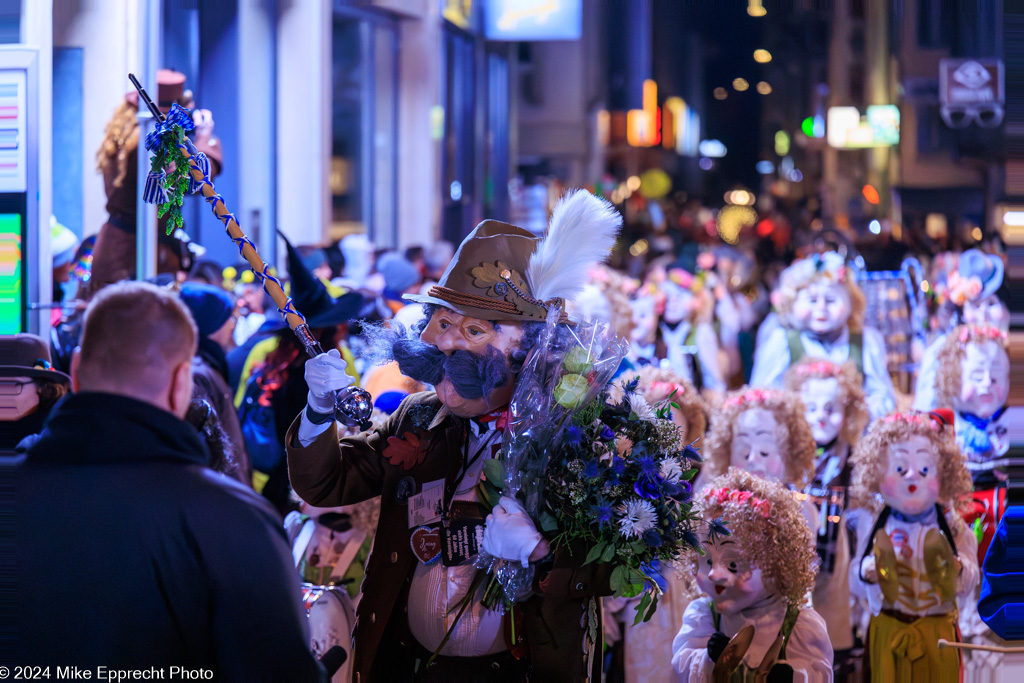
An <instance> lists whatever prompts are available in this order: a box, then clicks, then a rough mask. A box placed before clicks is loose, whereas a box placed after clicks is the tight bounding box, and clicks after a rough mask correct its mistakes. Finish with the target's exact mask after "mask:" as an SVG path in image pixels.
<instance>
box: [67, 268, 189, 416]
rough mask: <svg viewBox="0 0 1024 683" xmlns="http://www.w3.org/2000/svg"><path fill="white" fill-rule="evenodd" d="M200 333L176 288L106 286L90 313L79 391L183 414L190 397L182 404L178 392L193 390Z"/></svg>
mask: <svg viewBox="0 0 1024 683" xmlns="http://www.w3.org/2000/svg"><path fill="white" fill-rule="evenodd" d="M197 336H198V335H197V331H196V324H195V322H194V321H193V320H192V315H191V314H190V313H189V311H188V308H187V307H186V306H185V304H183V303H182V302H181V300H180V299H178V297H177V295H176V294H175V293H173V292H170V291H168V290H165V289H161V288H159V287H156V286H154V285H150V284H147V283H144V282H119V283H117V284H114V285H110V286H109V287H105V288H104V289H103V290H101V291H100V292H99V293H98V294H97V295H96V296H95V297H93V300H92V303H90V304H89V308H88V309H87V310H86V312H85V326H84V329H83V331H82V343H81V347H80V351H79V353H78V357H77V359H76V363H75V367H74V369H73V379H74V380H75V385H76V387H75V390H76V391H101V392H106V393H111V394H121V395H124V396H130V397H132V398H137V399H139V400H142V401H146V402H147V403H152V404H154V405H156V406H158V407H160V408H163V409H165V410H169V411H171V412H173V413H175V414H177V413H179V412H180V413H181V415H184V412H183V411H184V410H187V408H188V406H187V400H186V405H184V406H180V405H178V404H179V403H180V396H177V395H178V394H181V395H185V397H186V399H187V398H188V394H191V390H192V387H191V384H192V375H191V370H190V368H191V362H192V356H193V355H195V352H196V343H197ZM185 383H187V385H188V386H187V389H188V391H187V394H186V393H185V388H186V387H184V386H183V385H184V384H185ZM179 409H180V410H179ZM179 417H180V415H179Z"/></svg>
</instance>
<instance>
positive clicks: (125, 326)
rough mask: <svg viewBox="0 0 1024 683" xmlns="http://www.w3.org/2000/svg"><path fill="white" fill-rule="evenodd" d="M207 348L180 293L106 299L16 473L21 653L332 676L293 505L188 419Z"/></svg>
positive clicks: (148, 288) (52, 659)
mask: <svg viewBox="0 0 1024 683" xmlns="http://www.w3.org/2000/svg"><path fill="white" fill-rule="evenodd" d="M195 350H196V328H195V324H194V323H193V322H192V319H191V316H190V315H189V313H188V309H187V308H185V306H184V305H183V304H182V303H181V301H180V300H179V299H178V298H177V297H176V296H175V295H173V294H171V293H170V292H167V291H165V290H161V289H159V288H157V287H154V286H152V285H147V284H143V283H137V282H122V283H118V284H116V285H111V286H109V287H107V288H104V290H103V291H102V292H100V293H99V294H98V295H97V296H96V297H95V298H94V299H93V301H92V304H91V305H90V307H89V309H88V311H87V313H86V320H85V329H84V333H83V336H82V343H81V350H80V351H79V352H78V353H77V354H76V355H75V358H74V361H73V364H72V372H71V376H72V385H73V388H74V390H75V392H76V393H74V394H72V395H71V396H69V397H68V398H66V399H65V400H64V401H63V402H62V403H61V404H60V405H59V406H58V407H57V409H56V410H55V411H54V413H53V414H52V415H51V416H50V420H49V421H48V423H47V426H46V429H45V430H44V432H43V435H42V437H41V438H40V439H39V440H38V441H37V442H36V443H35V444H34V445H33V446H32V447H31V448H30V449H29V451H28V454H27V458H26V460H25V463H24V464H23V465H22V466H21V467H20V468H19V469H18V470H17V473H16V475H15V501H16V505H15V531H16V537H17V539H18V547H17V552H16V559H17V565H16V575H17V591H16V593H15V595H17V596H19V597H18V598H17V599H18V600H19V601H20V602H19V619H18V622H17V623H18V626H19V627H20V631H21V633H20V644H19V648H18V654H19V656H20V660H21V661H20V662H17V663H20V664H27V665H48V664H51V665H52V664H57V663H59V664H60V665H61V666H69V665H75V666H79V667H84V668H86V669H91V670H93V671H96V670H97V667H98V666H99V665H105V666H107V667H109V668H110V669H146V670H148V669H150V668H151V667H156V668H158V669H159V668H163V669H164V670H165V671H166V670H169V667H171V666H180V667H185V668H187V669H191V670H196V669H204V670H206V671H211V672H212V674H211V675H210V676H209V677H210V678H214V679H218V680H219V679H226V680H323V678H324V672H323V669H322V668H321V667H320V665H319V664H318V663H317V661H316V659H315V658H314V656H313V655H312V654H311V652H310V650H309V646H308V643H309V633H308V626H307V618H306V614H305V611H304V609H303V605H302V598H301V592H300V590H299V585H298V577H297V576H296V575H295V569H294V565H293V563H292V558H291V553H290V551H289V549H288V544H287V541H286V539H285V534H284V530H283V528H282V526H281V520H280V518H279V517H277V515H276V514H275V513H274V511H273V510H272V508H271V507H270V506H269V505H268V504H267V503H266V502H265V501H264V500H262V499H261V498H260V497H259V496H258V495H256V494H255V493H254V492H253V491H252V490H250V489H248V488H246V487H244V486H242V485H240V484H238V483H237V482H235V481H233V480H231V479H229V478H227V477H224V476H222V475H220V474H217V473H215V472H213V471H212V470H210V469H209V468H208V467H207V462H208V460H209V453H208V452H207V449H206V446H205V444H204V443H203V442H202V440H201V439H200V437H199V435H198V433H197V432H196V430H195V429H194V428H192V427H191V426H190V425H188V424H187V423H185V422H183V421H182V418H183V417H184V416H185V414H186V411H187V410H188V407H189V405H190V402H191V396H192V356H193V355H194V353H195ZM41 585H45V594H46V596H47V599H46V602H47V603H48V604H50V605H58V606H59V607H58V608H57V609H47V608H45V607H44V606H43V605H41V604H40V602H39V601H38V599H37V598H38V596H39V594H40V593H39V590H40V586H41ZM202 677H204V678H205V677H207V676H205V675H203V676H202Z"/></svg>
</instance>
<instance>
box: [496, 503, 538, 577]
mask: <svg viewBox="0 0 1024 683" xmlns="http://www.w3.org/2000/svg"><path fill="white" fill-rule="evenodd" d="M486 522H487V525H486V526H485V527H484V540H483V543H481V546H482V547H483V549H484V551H485V552H487V553H488V554H490V555H493V556H494V557H497V558H500V559H502V560H509V561H510V562H522V563H523V566H524V567H528V566H529V565H530V553H532V552H533V550H534V548H536V547H537V544H538V543H540V542H541V540H542V539H543V538H544V537H543V536H541V535H540V532H539V531H537V527H536V526H535V525H534V523H533V520H532V519H530V515H528V514H526V510H524V509H523V506H522V505H520V504H519V502H518V501H516V500H515V499H514V498H509V497H508V496H502V497H501V499H500V500H499V501H498V504H497V505H495V506H494V509H493V510H492V511H491V514H489V515H487V520H486Z"/></svg>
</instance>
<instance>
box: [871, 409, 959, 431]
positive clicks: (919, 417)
mask: <svg viewBox="0 0 1024 683" xmlns="http://www.w3.org/2000/svg"><path fill="white" fill-rule="evenodd" d="M882 422H883V423H885V424H891V423H894V422H896V423H902V424H905V425H908V426H911V427H929V428H931V430H932V431H933V432H941V431H942V430H943V429H944V428H945V427H946V426H948V425H951V424H953V412H952V411H950V410H948V409H946V408H939V409H938V410H933V411H932V412H930V413H919V412H917V411H910V412H906V413H891V414H889V415H886V416H885V417H883V418H882Z"/></svg>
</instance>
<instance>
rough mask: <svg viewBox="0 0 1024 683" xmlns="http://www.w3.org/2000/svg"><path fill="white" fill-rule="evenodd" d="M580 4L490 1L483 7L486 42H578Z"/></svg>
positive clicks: (555, 0) (546, 0)
mask: <svg viewBox="0 0 1024 683" xmlns="http://www.w3.org/2000/svg"><path fill="white" fill-rule="evenodd" d="M582 29H583V6H582V2H581V0H490V1H489V2H487V3H486V4H485V5H484V35H485V36H486V37H487V38H488V40H519V41H534V40H579V38H580V34H581V33H582Z"/></svg>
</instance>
